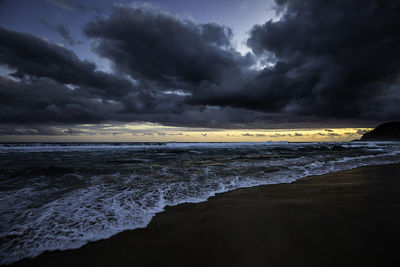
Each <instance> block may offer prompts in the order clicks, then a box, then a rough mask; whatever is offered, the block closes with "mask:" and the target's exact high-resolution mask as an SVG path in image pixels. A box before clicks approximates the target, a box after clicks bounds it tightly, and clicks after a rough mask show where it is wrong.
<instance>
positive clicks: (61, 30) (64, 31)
mask: <svg viewBox="0 0 400 267" xmlns="http://www.w3.org/2000/svg"><path fill="white" fill-rule="evenodd" d="M38 22H39V23H40V24H42V25H44V26H45V27H46V28H48V29H50V30H52V31H55V32H57V33H58V34H59V35H60V36H61V37H62V38H63V39H64V40H65V41H66V42H67V43H68V44H70V45H72V46H73V45H77V44H83V43H82V42H81V41H76V40H75V39H74V38H72V36H71V33H70V31H69V28H68V26H67V25H65V24H63V23H61V24H58V25H52V24H50V23H49V22H48V21H47V20H45V19H41V20H39V21H38Z"/></svg>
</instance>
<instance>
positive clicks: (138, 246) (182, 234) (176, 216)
mask: <svg viewBox="0 0 400 267" xmlns="http://www.w3.org/2000/svg"><path fill="white" fill-rule="evenodd" d="M399 242H400V164H392V165H381V166H368V167H361V168H356V169H353V170H349V171H343V172H339V173H333V174H328V175H323V176H315V177H309V178H304V179H301V180H298V181H296V182H294V183H292V184H278V185H268V186H259V187H253V188H247V189H238V190H235V191H231V192H228V193H224V194H220V195H217V196H216V197H212V198H210V199H209V201H207V202H203V203H199V204H182V205H179V206H176V207H170V208H167V210H166V212H163V213H160V214H158V215H157V216H156V217H155V218H154V219H153V220H152V222H151V223H150V225H149V226H148V227H147V228H146V229H138V230H134V231H126V232H123V233H121V234H118V235H116V236H114V237H112V238H110V239H107V240H102V241H97V242H92V243H89V244H87V245H85V246H84V247H82V248H80V249H75V250H68V251H63V252H59V251H56V252H46V253H44V254H42V255H40V256H39V257H37V258H35V259H30V260H23V261H20V262H18V263H17V264H15V266H56V267H58V266H400V251H399V248H400V245H399Z"/></svg>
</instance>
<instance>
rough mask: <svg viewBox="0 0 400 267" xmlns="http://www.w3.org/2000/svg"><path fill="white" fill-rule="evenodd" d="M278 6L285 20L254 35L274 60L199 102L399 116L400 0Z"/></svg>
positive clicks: (303, 0)
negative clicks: (251, 74)
mask: <svg viewBox="0 0 400 267" xmlns="http://www.w3.org/2000/svg"><path fill="white" fill-rule="evenodd" d="M277 5H278V9H280V10H286V11H285V13H284V14H283V17H282V19H281V20H279V21H268V22H266V23H265V24H264V25H256V26H254V27H253V28H252V30H251V32H250V38H249V39H248V41H247V43H248V45H249V46H250V47H251V49H252V50H253V52H254V53H255V55H256V56H257V57H258V58H261V59H263V58H264V59H265V60H267V61H268V60H269V61H271V63H273V64H275V65H274V66H273V67H267V68H265V69H264V70H262V71H261V72H260V73H259V74H257V75H256V76H253V77H251V79H249V80H245V79H244V78H243V77H241V80H242V81H244V83H242V84H240V80H239V82H238V83H237V84H239V85H240V86H236V87H231V88H233V89H234V90H232V91H227V90H224V88H216V89H218V90H212V91H210V92H209V93H208V94H207V95H206V94H203V95H198V98H199V99H198V100H197V101H198V103H211V104H214V105H219V106H233V107H242V108H247V109H257V110H261V111H266V112H272V113H278V114H279V113H281V114H282V113H283V114H296V115H304V116H317V117H321V118H340V119H346V118H358V119H359V118H363V119H372V120H374V119H378V120H379V119H396V118H399V117H400V108H399V107H398V106H397V107H396V106H395V104H394V103H396V102H397V103H398V101H399V100H400V92H399V91H400V88H399V74H400V53H399V50H398V47H399V46H400V35H399V30H398V29H399V28H400V2H399V1H397V0H389V1H365V0H358V1H347V0H337V1H315V0H312V1H311V0H291V1H286V0H279V1H277ZM221 92H222V93H221ZM311 119H312V118H311Z"/></svg>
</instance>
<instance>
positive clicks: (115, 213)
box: [0, 142, 400, 264]
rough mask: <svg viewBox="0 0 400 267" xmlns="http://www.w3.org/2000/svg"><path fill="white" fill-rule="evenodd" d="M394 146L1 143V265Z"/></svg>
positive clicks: (350, 163)
mask: <svg viewBox="0 0 400 267" xmlns="http://www.w3.org/2000/svg"><path fill="white" fill-rule="evenodd" d="M399 155H400V143H379V142H376V143H362V142H351V143H285V142H283V143H282V142H278V143H274V142H267V143H119V144H116V143H87V144H83V143H18V144H11V143H8V144H7V143H3V144H0V263H2V264H7V263H11V262H14V261H17V260H19V259H21V258H25V257H34V256H37V255H39V254H40V253H42V252H44V251H46V250H56V249H70V248H77V247H80V246H82V245H84V244H86V243H87V242H89V241H93V240H98V239H103V238H108V237H110V236H112V235H114V234H116V233H118V232H121V231H124V230H127V229H135V228H140V227H146V225H147V224H148V223H149V222H150V220H151V218H152V217H153V216H154V215H155V214H156V213H157V212H161V211H163V209H164V207H165V206H167V205H169V206H173V205H177V204H180V203H184V202H201V201H205V200H207V198H209V197H210V196H213V195H215V194H216V193H220V192H226V191H229V190H233V189H237V188H242V187H251V186H257V185H266V184H276V183H290V182H293V181H295V180H297V179H299V178H301V177H305V176H309V175H319V174H325V173H329V172H335V171H340V170H346V169H351V168H354V167H357V166H364V165H372V164H386V163H394V162H400V157H399Z"/></svg>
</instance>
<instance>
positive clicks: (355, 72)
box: [0, 0, 400, 142]
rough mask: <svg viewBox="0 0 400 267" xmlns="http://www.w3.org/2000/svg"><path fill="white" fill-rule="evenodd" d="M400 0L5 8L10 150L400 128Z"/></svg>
mask: <svg viewBox="0 0 400 267" xmlns="http://www.w3.org/2000/svg"><path fill="white" fill-rule="evenodd" d="M399 27H400V3H399V1H395V0H387V1H372V0H354V1H347V0H335V1H329V2H327V1H322V0H252V1H250V0H230V1H228V0H221V1H218V0H214V1H211V0H204V1H193V0H186V1H183V0H158V1H151V2H149V1H142V2H135V1H105V0H98V1H83V0H69V1H67V0H25V1H24V0H0V141H40V142H41V141H50V142H51V141H85V142H87V141H116V142H123V141H131V142H134V141H138V142H146V141H155V142H163V141H166V142H169V141H182V142H192V141H195V142H199V141H210V142H221V141H222V142H241V141H257V142H258V141H262V142H264V141H307V142H308V141H348V140H353V139H357V138H359V137H360V136H361V135H362V134H363V133H365V132H366V131H367V130H369V129H371V128H373V127H375V126H377V125H378V124H380V123H382V122H385V121H394V120H399V119H400V107H399V105H398V103H400V83H399V78H400V77H399V74H400V51H399V49H398V47H400V35H399V34H398V29H399Z"/></svg>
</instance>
